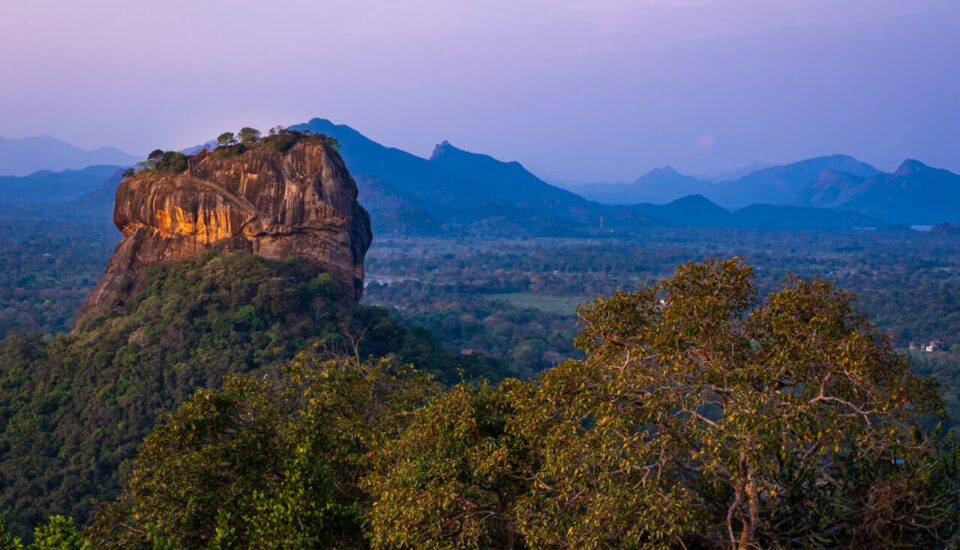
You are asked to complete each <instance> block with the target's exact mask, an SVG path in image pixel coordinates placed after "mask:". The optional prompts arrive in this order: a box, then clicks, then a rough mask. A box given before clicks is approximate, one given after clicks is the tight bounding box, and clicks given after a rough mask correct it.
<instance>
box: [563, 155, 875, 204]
mask: <svg viewBox="0 0 960 550" xmlns="http://www.w3.org/2000/svg"><path fill="white" fill-rule="evenodd" d="M824 170H835V171H839V172H845V173H849V174H853V175H856V176H861V177H869V176H873V175H876V174H879V173H880V171H879V170H877V169H876V168H874V167H873V166H870V165H869V164H866V163H863V162H860V161H858V160H857V159H855V158H853V157H850V156H847V155H830V156H825V157H816V158H812V159H807V160H802V161H800V162H795V163H792V164H784V165H778V166H769V167H766V168H761V169H758V170H754V171H752V172H749V173H748V174H746V175H743V176H741V177H738V178H736V179H730V180H724V181H716V180H711V181H707V180H704V179H700V178H696V177H694V176H688V175H685V174H681V173H679V172H677V171H676V170H675V169H673V168H672V167H669V166H668V167H665V168H657V169H655V170H651V171H650V172H648V173H646V174H644V175H643V176H641V177H640V178H638V179H637V180H636V181H634V182H633V183H595V184H588V185H585V186H580V187H577V188H575V189H574V190H575V191H576V192H577V193H580V194H581V195H583V196H584V197H586V198H588V199H591V200H595V201H597V202H601V203H605V204H635V203H641V202H650V203H655V204H665V203H668V202H670V201H673V200H676V199H679V198H681V197H686V196H689V195H703V196H704V197H707V198H708V199H710V200H711V201H713V202H715V203H717V204H720V205H722V206H725V207H728V208H739V207H743V206H746V205H750V204H758V203H764V204H778V203H781V202H783V201H785V200H787V199H788V198H789V197H791V196H792V195H794V194H795V193H797V192H798V191H799V190H800V189H802V188H803V187H804V186H806V185H808V184H810V183H811V182H813V181H815V180H816V179H817V177H818V176H819V175H820V173H821V172H822V171H824Z"/></svg>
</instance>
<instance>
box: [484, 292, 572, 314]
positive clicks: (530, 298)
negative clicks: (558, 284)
mask: <svg viewBox="0 0 960 550" xmlns="http://www.w3.org/2000/svg"><path fill="white" fill-rule="evenodd" d="M490 298H492V299H495V300H503V301H504V302H507V303H508V304H510V305H514V306H517V307H529V308H534V309H539V310H540V311H545V312H547V313H557V314H560V315H576V314H577V306H578V305H580V304H582V303H583V302H588V301H590V298H583V297H580V296H545V295H542V294H534V293H532V292H510V293H504V294H491V295H490Z"/></svg>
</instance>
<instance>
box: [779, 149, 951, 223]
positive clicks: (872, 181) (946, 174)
mask: <svg viewBox="0 0 960 550" xmlns="http://www.w3.org/2000/svg"><path fill="white" fill-rule="evenodd" d="M787 202H788V203H789V204H796V205H802V206H815V207H820V208H832V209H835V210H842V211H853V212H860V213H863V214H867V215H870V216H874V217H877V218H882V219H885V220H889V221H892V222H896V223H904V224H916V225H934V224H938V223H941V222H958V221H960V175H957V174H954V173H953V172H950V171H947V170H940V169H937V168H931V167H929V166H927V165H926V164H923V163H922V162H920V161H916V160H907V161H904V163H903V164H901V165H900V167H899V168H897V171H896V172H894V173H893V174H883V173H878V174H872V175H868V176H864V175H858V174H851V173H847V172H843V171H839V170H823V171H822V172H821V173H820V175H819V177H818V178H817V180H816V181H814V182H812V183H810V184H809V185H807V186H805V187H804V188H803V189H801V190H800V191H798V192H797V193H796V194H794V195H793V196H792V197H790V199H789V200H788V201H787Z"/></svg>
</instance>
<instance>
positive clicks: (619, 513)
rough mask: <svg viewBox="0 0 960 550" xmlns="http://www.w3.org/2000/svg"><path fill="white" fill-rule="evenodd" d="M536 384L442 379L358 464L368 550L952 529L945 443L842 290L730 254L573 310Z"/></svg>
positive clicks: (949, 532) (721, 543) (866, 540)
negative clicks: (566, 337) (567, 342)
mask: <svg viewBox="0 0 960 550" xmlns="http://www.w3.org/2000/svg"><path fill="white" fill-rule="evenodd" d="M579 314H580V320H581V323H582V324H583V326H584V328H583V330H582V331H581V333H580V335H579V336H578V337H577V340H576V342H577V345H578V347H580V348H581V349H582V350H583V351H584V353H585V354H586V357H585V359H583V360H576V361H567V362H565V363H563V364H561V365H560V366H559V367H556V368H554V369H551V370H549V371H547V372H545V373H544V374H543V375H541V377H540V378H539V379H538V380H537V381H536V382H535V383H521V382H507V383H505V384H504V385H502V386H501V388H500V389H499V390H498V391H497V392H496V394H495V395H491V394H490V392H489V390H483V391H479V392H471V391H468V390H466V389H465V388H462V387H458V388H454V390H452V391H451V393H450V394H448V395H446V396H444V397H443V398H440V399H438V400H436V401H435V402H433V403H432V404H430V405H429V406H428V407H427V408H425V409H424V410H422V411H420V412H419V413H418V414H417V418H416V419H415V420H414V421H413V422H412V423H411V424H410V425H409V426H408V427H407V429H406V430H405V431H404V432H403V434H402V435H401V436H400V437H399V438H398V439H397V440H396V441H394V442H391V443H388V444H387V445H386V446H385V447H384V448H383V451H382V453H381V456H380V457H379V460H382V461H384V462H383V463H381V464H379V465H378V467H377V468H376V469H375V470H374V472H373V474H371V475H370V476H369V477H368V478H367V482H368V486H367V487H368V490H369V491H370V493H371V494H372V495H373V497H374V499H375V506H373V507H372V509H371V511H370V512H369V525H370V529H371V532H370V537H371V539H370V540H371V542H372V543H373V544H374V546H376V547H413V546H416V545H422V546H428V547H434V548H457V547H476V546H487V545H494V546H510V545H515V546H517V547H532V548H544V547H565V548H624V547H626V548H638V547H645V548H675V547H686V548H694V547H697V548H705V547H709V548H719V547H727V548H744V549H745V548H760V547H763V548H767V547H776V548H779V547H787V546H791V547H793V546H804V547H806V546H810V547H864V546H870V545H874V546H878V547H882V546H889V545H891V544H899V545H905V546H916V547H944V546H947V545H951V544H952V545H956V544H957V542H958V540H957V533H960V512H958V510H960V507H958V504H960V484H958V482H957V479H958V476H960V454H958V447H957V445H956V443H955V441H954V440H953V439H952V438H951V437H947V438H943V437H941V435H940V434H939V433H938V432H930V433H925V432H923V431H922V430H921V429H920V428H918V427H917V426H916V422H917V421H918V420H919V419H920V418H921V417H922V415H925V414H932V415H938V414H940V413H942V403H941V401H940V399H939V396H938V393H937V388H936V385H935V384H934V383H933V382H931V381H929V380H926V379H922V378H920V377H918V376H916V375H915V374H913V372H912V371H911V369H910V365H909V363H908V362H907V361H906V360H905V359H904V358H903V357H902V356H901V355H900V354H898V353H896V352H895V351H894V350H893V348H892V347H891V345H890V343H889V341H888V340H887V339H886V338H885V337H884V336H883V335H882V334H880V333H878V332H877V331H876V330H875V329H874V327H873V326H872V325H871V324H870V323H869V322H868V320H867V319H866V318H865V317H864V316H863V315H861V314H860V313H858V312H857V311H856V309H855V307H854V302H853V297H852V296H851V295H850V294H847V293H845V292H842V291H839V290H837V289H835V288H834V287H833V286H831V285H830V284H828V283H825V282H823V281H819V280H814V281H801V280H799V279H796V278H793V279H790V280H789V281H788V282H787V283H786V284H785V285H784V286H783V288H782V289H780V290H779V291H778V292H776V293H774V294H772V295H770V296H769V297H768V298H767V299H766V300H764V301H763V302H759V303H758V301H757V292H756V289H755V287H754V285H753V281H752V270H751V269H750V268H749V267H747V266H746V265H744V264H743V263H742V262H741V261H739V260H736V259H734V260H727V261H720V260H708V261H705V262H703V263H699V264H685V265H683V266H680V267H679V268H678V269H677V270H676V272H675V274H674V276H673V277H672V278H670V279H667V280H665V281H662V282H660V283H658V284H655V285H653V286H649V287H642V288H641V289H639V290H637V291H636V292H632V293H626V292H618V293H616V294H615V295H613V296H611V297H609V298H600V299H598V300H596V301H595V302H594V303H592V304H590V305H588V306H585V307H582V308H581V309H580V311H579Z"/></svg>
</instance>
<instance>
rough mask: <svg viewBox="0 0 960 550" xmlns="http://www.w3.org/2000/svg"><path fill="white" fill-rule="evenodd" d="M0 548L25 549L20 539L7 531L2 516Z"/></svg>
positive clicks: (8, 549)
mask: <svg viewBox="0 0 960 550" xmlns="http://www.w3.org/2000/svg"><path fill="white" fill-rule="evenodd" d="M0 550H23V545H22V544H20V539H18V538H16V537H14V536H13V535H11V534H10V532H9V531H7V526H6V523H5V522H4V521H3V518H2V517H0Z"/></svg>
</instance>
